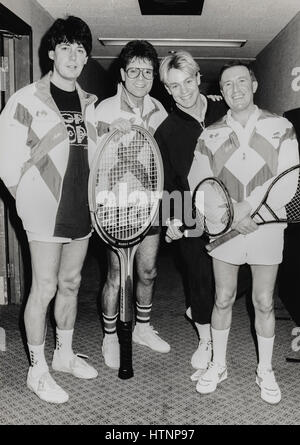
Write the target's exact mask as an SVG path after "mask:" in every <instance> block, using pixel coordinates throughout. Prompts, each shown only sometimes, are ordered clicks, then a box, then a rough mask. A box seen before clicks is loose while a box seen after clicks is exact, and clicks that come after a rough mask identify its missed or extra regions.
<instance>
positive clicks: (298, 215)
mask: <svg viewBox="0 0 300 445" xmlns="http://www.w3.org/2000/svg"><path fill="white" fill-rule="evenodd" d="M299 174H300V164H297V165H294V166H293V167H290V168H288V169H287V170H285V171H284V172H282V173H280V175H278V176H277V177H276V178H275V179H274V180H273V181H272V182H271V184H270V185H269V187H268V189H267V191H266V193H265V195H264V197H263V199H262V201H261V202H260V204H259V206H258V207H257V208H256V210H255V211H254V212H253V213H252V215H251V217H252V218H253V219H254V221H255V222H256V224H258V225H263V224H272V223H299V222H300V181H299ZM296 184H297V187H296ZM282 190H296V191H295V193H293V194H292V196H291V199H290V201H289V202H288V203H287V204H285V205H282V206H280V199H281V198H280V195H281V192H282ZM279 207H280V208H279ZM238 235H240V232H238V231H237V230H234V229H232V230H230V231H229V232H227V233H225V234H224V235H222V236H220V237H219V238H217V239H216V240H214V241H212V242H211V243H209V244H207V245H206V249H207V251H208V252H211V251H212V250H213V249H215V248H216V247H218V246H220V245H221V244H223V243H226V241H229V240H230V239H232V238H234V237H236V236H238Z"/></svg>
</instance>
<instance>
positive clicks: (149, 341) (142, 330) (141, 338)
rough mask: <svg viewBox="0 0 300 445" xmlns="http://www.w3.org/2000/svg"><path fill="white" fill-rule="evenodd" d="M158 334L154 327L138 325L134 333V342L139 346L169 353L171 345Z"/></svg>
mask: <svg viewBox="0 0 300 445" xmlns="http://www.w3.org/2000/svg"><path fill="white" fill-rule="evenodd" d="M157 334H158V332H157V331H155V330H154V329H153V326H151V325H149V324H147V325H143V324H142V323H137V324H136V325H135V327H134V330H133V333H132V340H133V341H134V342H135V343H138V344H139V345H144V346H148V347H149V348H150V349H152V350H153V351H157V352H163V353H167V352H169V351H170V349H171V348H170V345H169V344H168V343H167V342H166V341H164V340H163V339H162V338H160V337H159V336H158V335H157Z"/></svg>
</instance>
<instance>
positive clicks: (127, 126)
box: [109, 117, 132, 133]
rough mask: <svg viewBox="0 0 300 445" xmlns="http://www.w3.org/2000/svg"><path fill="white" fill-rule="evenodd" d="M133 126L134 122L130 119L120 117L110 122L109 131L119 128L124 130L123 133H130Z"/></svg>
mask: <svg viewBox="0 0 300 445" xmlns="http://www.w3.org/2000/svg"><path fill="white" fill-rule="evenodd" d="M131 126H132V122H131V121H130V120H127V119H124V118H122V117H119V118H118V119H116V120H114V121H113V122H112V123H111V124H110V126H109V131H114V130H119V131H122V133H129V132H130V131H131Z"/></svg>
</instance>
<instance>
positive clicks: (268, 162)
mask: <svg viewBox="0 0 300 445" xmlns="http://www.w3.org/2000/svg"><path fill="white" fill-rule="evenodd" d="M298 162H299V153H298V143H297V139H296V135H295V131H294V128H293V126H292V124H291V123H290V122H289V121H288V120H287V119H285V118H283V117H281V116H277V115H275V114H272V113H270V112H268V111H265V110H260V109H259V108H257V107H256V106H255V110H254V112H253V113H252V115H251V116H250V118H249V120H248V122H247V125H246V126H245V127H242V126H241V125H240V124H239V123H238V122H237V121H236V120H234V119H233V118H232V115H231V111H230V110H229V111H228V112H227V114H226V115H225V116H224V117H223V118H222V119H221V120H219V121H218V122H216V123H215V124H213V125H211V126H210V127H208V128H206V129H205V130H204V131H203V133H202V134H201V136H200V138H199V140H198V143H197V146H196V149H195V153H194V160H193V163H192V166H191V169H190V172H189V178H188V179H189V184H190V187H191V190H194V188H195V187H196V185H197V184H198V183H199V182H200V181H201V180H202V179H203V178H205V177H209V176H216V177H218V178H219V179H221V180H222V181H223V182H224V184H225V186H226V187H227V189H228V191H229V194H230V196H231V198H232V200H233V202H241V201H243V200H246V201H247V202H248V203H249V204H250V206H251V208H252V209H253V211H254V210H255V209H256V208H257V206H258V204H259V203H260V202H261V200H262V198H263V197H264V195H265V193H266V191H267V188H268V186H269V184H270V183H271V182H272V180H273V179H274V177H276V176H277V175H278V174H279V173H281V172H282V171H284V170H286V169H288V168H289V167H291V166H293V165H295V164H298ZM297 179H298V178H297V175H296V176H294V175H292V178H291V180H290V181H288V182H286V183H285V184H284V187H281V188H280V190H277V192H276V196H274V202H272V203H271V202H270V203H271V204H272V206H274V207H273V208H274V209H281V208H282V207H283V206H284V205H285V204H286V203H287V202H288V201H289V200H290V199H291V197H292V196H293V194H294V193H295V190H296V184H297ZM282 212H284V209H282ZM279 213H280V212H279ZM282 216H284V214H283V215H282Z"/></svg>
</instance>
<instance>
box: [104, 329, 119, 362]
mask: <svg viewBox="0 0 300 445" xmlns="http://www.w3.org/2000/svg"><path fill="white" fill-rule="evenodd" d="M102 355H103V357H104V363H105V364H106V366H108V367H109V368H112V369H119V368H120V343H119V340H118V336H117V335H114V334H108V335H105V336H104V338H103V343H102Z"/></svg>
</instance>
